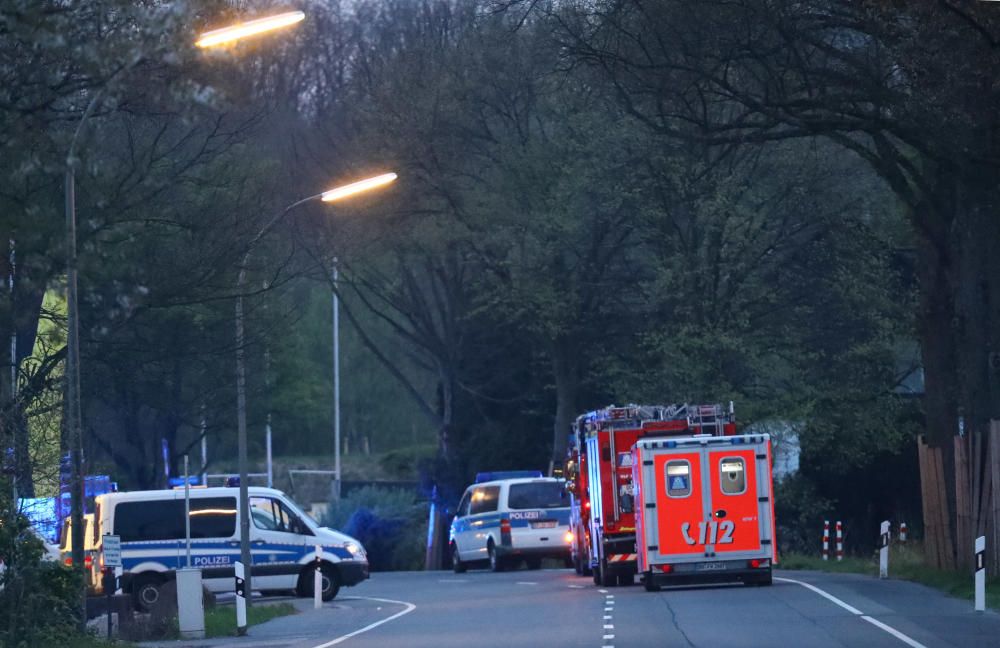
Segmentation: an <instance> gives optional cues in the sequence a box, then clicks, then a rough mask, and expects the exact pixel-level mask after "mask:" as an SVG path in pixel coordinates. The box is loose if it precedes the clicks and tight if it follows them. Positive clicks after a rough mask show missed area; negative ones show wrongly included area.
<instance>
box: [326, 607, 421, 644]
mask: <svg viewBox="0 0 1000 648" xmlns="http://www.w3.org/2000/svg"><path fill="white" fill-rule="evenodd" d="M359 599H360V600H363V601H380V602H382V603H394V604H396V605H405V606H406V609H405V610H402V611H401V612H397V613H395V614H393V615H392V616H390V617H386V618H384V619H382V620H381V621H376V622H375V623H371V624H368V625H366V626H365V627H363V628H361V629H360V630H355V631H354V632H350V633H348V634H345V635H343V636H340V637H337V638H336V639H334V640H333V641H328V642H326V643H325V644H320V645H318V646H313V648H329V647H330V646H336V645H337V644H339V643H342V642H344V641H347V640H348V639H350V638H351V637H356V636H358V635H359V634H362V633H365V632H368V631H369V630H372V629H374V628H377V627H379V626H380V625H382V624H383V623H389V622H390V621H392V620H394V619H398V618H399V617H401V616H403V615H404V614H409V613H410V612H413V611H414V610H416V609H417V606H416V605H414V604H413V603H407V602H406V601H394V600H393V599H384V598H375V597H372V596H352V597H351V598H350V599H345V600H359Z"/></svg>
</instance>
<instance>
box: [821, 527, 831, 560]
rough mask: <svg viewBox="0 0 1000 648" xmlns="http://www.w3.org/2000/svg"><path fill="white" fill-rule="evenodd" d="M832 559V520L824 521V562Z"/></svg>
mask: <svg viewBox="0 0 1000 648" xmlns="http://www.w3.org/2000/svg"><path fill="white" fill-rule="evenodd" d="M829 559H830V520H823V560H829Z"/></svg>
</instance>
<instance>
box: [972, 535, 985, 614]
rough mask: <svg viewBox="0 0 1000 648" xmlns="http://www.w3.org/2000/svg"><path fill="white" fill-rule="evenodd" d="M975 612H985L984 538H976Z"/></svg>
mask: <svg viewBox="0 0 1000 648" xmlns="http://www.w3.org/2000/svg"><path fill="white" fill-rule="evenodd" d="M975 564H976V612H984V611H985V610H986V536H979V537H978V538H976V563H975Z"/></svg>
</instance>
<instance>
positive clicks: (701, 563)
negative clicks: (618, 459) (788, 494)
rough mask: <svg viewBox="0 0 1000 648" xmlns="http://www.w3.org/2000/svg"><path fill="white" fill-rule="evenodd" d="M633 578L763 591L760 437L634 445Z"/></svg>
mask: <svg viewBox="0 0 1000 648" xmlns="http://www.w3.org/2000/svg"><path fill="white" fill-rule="evenodd" d="M632 479H633V484H634V485H635V500H636V503H637V511H638V513H637V515H636V533H637V537H638V539H639V540H638V544H639V552H638V553H639V555H638V570H639V574H640V576H641V579H642V581H643V584H644V585H645V586H646V589H647V590H649V591H656V590H658V589H659V588H660V586H661V585H677V584H683V583H694V582H699V583H700V582H716V581H742V582H744V583H746V584H758V585H770V584H771V565H772V564H773V563H774V562H776V560H777V555H776V553H775V551H776V549H775V542H774V499H773V494H772V483H771V440H770V437H769V436H768V435H766V434H748V435H739V436H728V437H712V436H708V435H695V436H689V437H680V438H645V439H639V440H638V441H637V442H636V444H635V447H634V448H633V450H632Z"/></svg>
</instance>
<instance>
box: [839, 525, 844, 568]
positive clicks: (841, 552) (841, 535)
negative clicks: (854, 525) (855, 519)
mask: <svg viewBox="0 0 1000 648" xmlns="http://www.w3.org/2000/svg"><path fill="white" fill-rule="evenodd" d="M843 559H844V531H843V527H842V526H841V524H840V520H837V562H840V561H841V560H843Z"/></svg>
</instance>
